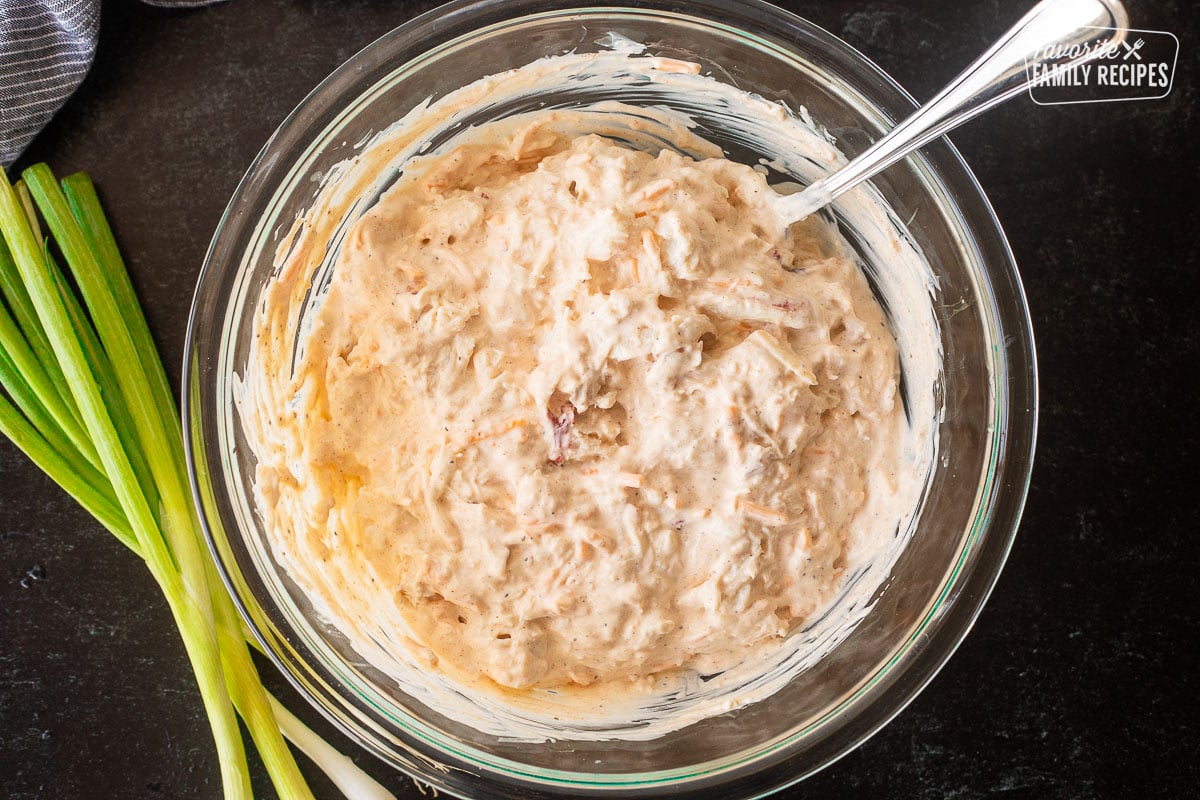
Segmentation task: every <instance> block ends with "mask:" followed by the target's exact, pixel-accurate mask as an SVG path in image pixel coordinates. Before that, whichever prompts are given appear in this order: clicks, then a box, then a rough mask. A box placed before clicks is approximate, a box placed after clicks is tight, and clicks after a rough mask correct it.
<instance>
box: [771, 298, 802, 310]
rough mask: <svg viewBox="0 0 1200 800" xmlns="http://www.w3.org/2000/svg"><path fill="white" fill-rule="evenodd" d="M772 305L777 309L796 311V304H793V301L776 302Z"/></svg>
mask: <svg viewBox="0 0 1200 800" xmlns="http://www.w3.org/2000/svg"><path fill="white" fill-rule="evenodd" d="M771 305H772V306H774V307H775V308H780V309H783V310H784V311H795V310H796V304H795V303H793V302H792V301H791V300H776V301H775V302H773V303H771Z"/></svg>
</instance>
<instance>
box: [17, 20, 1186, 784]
mask: <svg viewBox="0 0 1200 800" xmlns="http://www.w3.org/2000/svg"><path fill="white" fill-rule="evenodd" d="M429 5H430V4H427V3H398V2H389V1H388V0H351V1H346V0H343V1H341V2H337V1H335V0H325V1H324V2H319V1H318V0H233V1H232V2H229V3H227V4H223V5H219V6H215V7H212V8H209V9H205V10H199V11H168V10H162V9H153V8H150V7H147V6H144V5H141V4H140V3H136V2H132V0H123V1H122V0H114V1H113V2H106V3H105V6H104V14H103V20H102V35H101V44H100V49H99V53H98V55H97V60H96V64H95V67H94V69H93V71H92V73H91V75H90V76H89V77H88V79H87V81H86V82H85V83H84V85H83V87H82V88H81V89H80V91H79V92H78V94H77V95H76V96H75V97H74V98H73V99H72V100H71V101H70V102H69V103H68V105H67V107H66V108H65V109H64V110H63V111H62V113H60V114H59V116H58V117H57V118H56V119H55V121H54V122H53V123H52V124H51V126H50V127H49V128H48V129H47V130H46V131H45V132H44V133H43V134H42V135H41V136H40V137H39V138H38V139H37V140H36V141H35V143H34V144H33V146H32V147H31V148H30V150H29V152H28V153H27V154H26V157H25V158H24V159H23V160H22V162H21V165H24V164H27V163H32V162H33V161H38V160H46V161H48V162H50V164H51V165H52V166H53V168H54V169H55V171H56V172H58V173H59V174H67V173H69V172H70V171H74V170H77V169H86V170H88V171H89V172H90V173H91V174H92V176H93V177H94V179H95V181H96V183H97V184H98V185H99V187H100V190H101V192H102V195H103V197H104V198H105V200H106V203H107V209H108V212H109V214H110V216H111V218H112V220H113V224H114V226H115V228H116V231H117V235H118V238H119V239H120V242H121V245H122V247H123V249H124V252H125V254H126V257H127V259H128V260H129V262H130V266H131V269H132V271H133V276H134V280H135V283H136V285H137V288H138V290H139V292H140V293H141V296H142V297H143V298H144V302H145V306H146V309H147V313H148V316H149V318H150V323H151V327H152V328H153V331H154V334H155V336H156V338H157V340H158V342H159V343H160V345H161V348H162V352H163V356H164V358H165V359H166V362H167V364H168V368H169V369H170V370H171V371H172V372H173V373H175V374H178V369H179V367H180V363H181V354H182V349H183V337H184V324H185V320H186V318H187V310H188V306H189V303H190V299H191V294H192V288H193V285H194V281H195V278H196V275H197V272H198V269H199V266H200V263H201V260H202V258H203V255H204V251H205V248H206V246H207V244H208V241H209V238H210V236H211V235H212V231H213V229H214V227H215V226H216V224H217V221H218V219H219V217H220V215H221V212H222V210H223V209H224V206H225V203H226V200H227V199H228V197H229V195H230V193H231V192H232V191H233V188H234V186H235V185H236V183H237V181H238V179H239V177H240V176H241V174H242V172H243V170H244V169H245V168H246V166H248V164H249V163H250V161H251V159H252V158H253V157H254V155H255V153H256V152H257V151H258V149H259V147H260V146H261V145H262V143H263V142H264V141H265V140H266V138H267V137H268V136H269V135H270V133H271V132H272V131H273V130H274V128H275V126H276V125H277V124H278V123H279V122H280V121H282V119H283V118H284V116H285V115H286V114H287V113H288V111H290V110H291V108H292V107H293V106H294V105H295V104H296V103H297V102H299V101H300V100H301V98H303V96H304V95H305V94H306V93H307V92H308V90H309V89H310V88H312V87H313V86H314V85H315V84H316V83H317V82H318V81H319V80H320V79H321V78H323V77H324V76H325V75H326V74H327V73H328V72H329V71H331V70H332V69H333V68H334V67H336V66H337V65H338V64H340V63H341V62H342V61H343V60H345V59H346V58H348V57H349V56H350V55H351V54H352V53H353V52H355V51H356V50H357V49H359V48H360V47H362V46H363V45H365V44H367V43H368V42H370V41H371V40H373V39H374V38H376V37H377V36H379V35H380V34H382V33H384V32H385V31H387V30H388V29H390V28H391V27H394V26H395V25H397V24H399V23H401V22H403V21H405V20H406V19H408V18H409V17H410V16H412V15H413V14H415V13H416V12H417V11H418V10H424V9H425V8H427V7H429ZM786 5H788V6H789V7H791V8H793V9H794V10H797V11H799V12H800V13H802V14H804V15H805V16H807V17H808V18H810V19H812V20H813V21H815V22H817V23H818V24H820V25H822V26H824V27H826V28H828V29H829V30H832V31H833V32H835V33H837V34H839V35H841V36H843V37H844V38H846V39H847V40H848V41H850V42H851V43H852V44H854V45H855V46H857V47H858V48H860V49H861V50H862V51H863V52H864V53H866V54H867V55H868V56H870V57H871V58H873V59H874V60H876V61H877V62H878V63H879V64H880V65H881V66H883V67H884V69H886V70H887V71H889V72H891V73H892V74H893V75H895V76H896V77H897V79H898V80H899V81H900V82H901V83H902V84H904V85H905V86H907V87H908V88H909V90H910V91H912V92H913V93H914V94H915V95H916V96H917V97H920V98H926V97H928V96H930V94H931V93H932V92H933V91H934V90H936V88H937V87H938V86H940V85H941V84H942V83H944V82H945V81H946V80H947V79H949V78H950V77H951V76H952V75H953V74H954V73H955V72H956V71H957V70H958V69H959V68H960V67H961V66H963V65H964V64H966V63H967V61H969V60H970V58H971V57H973V56H974V54H976V53H978V52H980V51H981V50H982V48H983V47H984V46H985V44H986V43H988V42H989V41H991V40H992V39H993V38H994V37H995V36H997V35H998V34H999V33H1000V32H1002V31H1003V30H1004V29H1005V28H1006V27H1007V26H1008V25H1009V24H1011V22H1013V21H1014V20H1015V19H1016V18H1017V17H1018V16H1019V15H1020V13H1022V11H1023V10H1024V8H1025V6H1026V5H1027V3H1026V2H1008V1H1007V0H1006V1H1005V2H999V0H965V1H963V0H927V1H926V2H914V3H904V4H902V3H880V2H871V3H864V2H829V1H828V0H824V1H822V0H813V1H812V2H805V3H798V2H791V3H787V4H786ZM1130 5H1131V12H1132V17H1133V20H1134V22H1135V24H1136V25H1137V26H1138V27H1141V28H1149V29H1158V30H1170V31H1173V32H1174V33H1176V34H1177V35H1178V36H1179V38H1180V39H1181V42H1182V45H1181V50H1180V59H1179V65H1178V70H1177V77H1176V82H1175V88H1174V90H1173V91H1172V93H1171V95H1170V96H1169V97H1168V98H1167V99H1165V100H1159V101H1147V102H1136V103H1122V104H1102V105H1091V106H1059V107H1038V106H1035V105H1033V104H1032V103H1031V102H1030V101H1029V100H1028V99H1027V98H1020V99H1017V100H1016V101H1014V102H1012V103H1010V104H1009V105H1007V106H1004V107H1003V108H1001V109H999V110H997V111H994V112H992V113H991V114H989V115H988V116H987V117H985V118H984V119H982V120H977V121H975V122H973V123H971V124H970V125H968V126H967V127H965V128H963V129H960V130H959V131H958V132H956V133H955V134H953V136H952V138H953V139H954V141H955V142H956V143H957V144H958V145H959V147H960V148H961V149H962V151H963V153H964V155H965V156H966V158H967V161H968V163H969V164H970V165H971V166H972V168H973V169H974V170H975V172H976V174H977V175H978V177H979V179H980V182H981V183H982V184H983V186H984V188H985V189H986V190H987V192H988V194H989V196H990V197H991V199H992V201H993V203H994V204H995V207H996V211H997V214H998V215H999V217H1000V219H1001V221H1002V222H1003V223H1004V225H1005V228H1006V230H1007V232H1008V234H1009V237H1010V239H1011V242H1012V247H1013V249H1014V251H1015V253H1016V256H1017V261H1018V263H1019V264H1020V265H1021V268H1022V274H1023V276H1024V280H1025V284H1026V288H1027V290H1028V294H1029V300H1030V305H1031V307H1032V313H1033V319H1034V327H1035V330H1036V333H1037V338H1038V352H1039V357H1040V362H1041V378H1042V397H1043V403H1042V416H1041V440H1040V447H1039V453H1038V460H1037V465H1036V468H1035V470H1034V478H1033V485H1032V489H1031V492H1030V497H1029V503H1028V507H1027V511H1026V514H1025V520H1024V523H1023V525H1022V528H1021V532H1020V534H1019V536H1018V537H1017V541H1016V546H1015V548H1014V550H1013V552H1012V556H1011V558H1010V560H1009V563H1008V566H1007V568H1006V570H1005V572H1004V574H1003V576H1002V577H1001V579H1000V582H999V585H998V586H997V589H996V591H995V593H994V595H993V596H992V599H991V601H990V603H989V605H988V607H987V608H986V609H985V611H984V613H983V615H982V617H981V618H980V620H979V622H978V623H977V625H976V626H975V629H974V631H973V632H972V634H971V635H970V636H969V637H968V638H967V641H966V643H965V644H964V645H963V646H962V648H961V649H960V650H959V652H958V654H957V655H956V656H955V657H954V658H953V659H952V660H951V661H950V663H949V665H948V666H947V667H946V668H945V669H944V670H943V671H942V673H941V674H940V675H939V676H938V677H937V678H936V680H934V682H933V683H932V684H931V685H930V687H929V688H928V689H927V690H926V691H925V692H924V693H923V694H922V695H921V696H920V697H919V698H918V699H917V700H916V701H915V702H914V703H913V704H912V706H911V707H909V708H908V709H907V710H906V711H905V712H904V713H903V714H901V715H900V716H899V717H898V718H897V719H896V720H895V721H894V722H892V723H891V724H890V725H889V726H888V727H887V728H886V729H884V730H883V731H882V732H881V733H879V734H878V735H877V736H875V737H874V738H873V739H871V740H870V741H869V742H867V743H866V744H865V745H864V746H862V747H861V748H859V749H858V750H857V751H855V752H853V753H851V754H850V755H848V756H847V757H845V758H844V759H842V760H841V761H840V762H838V763H837V764H835V765H833V766H832V767H830V768H829V769H827V770H826V771H824V772H823V773H821V774H819V775H818V776H816V777H814V778H812V779H810V780H809V781H806V782H805V783H803V784H801V785H800V786H799V787H796V788H794V789H792V790H791V791H789V792H787V793H785V794H784V795H781V796H784V797H792V798H843V797H847V798H849V797H853V798H859V797H891V798H925V797H931V798H942V797H954V798H964V797H968V798H969V797H990V796H1004V797H1055V798H1058V797H1063V798H1092V797H1144V796H1152V797H1194V796H1196V794H1197V791H1198V789H1197V781H1198V779H1200V767H1198V766H1197V752H1198V751H1200V731H1198V729H1197V728H1198V725H1197V715H1196V710H1195V709H1196V708H1197V704H1196V702H1195V697H1196V695H1197V693H1198V692H1200V685H1198V683H1200V682H1198V681H1197V672H1198V671H1200V663H1198V659H1197V651H1198V649H1200V643H1198V637H1197V629H1198V622H1200V614H1198V613H1197V612H1198V601H1197V593H1198V591H1200V580H1198V575H1200V563H1198V562H1200V558H1198V556H1200V540H1198V534H1200V530H1198V525H1197V522H1198V518H1200V515H1198V513H1197V506H1198V504H1197V494H1198V492H1197V490H1196V488H1195V486H1194V483H1195V479H1196V476H1197V474H1200V470H1198V469H1197V458H1196V446H1197V435H1196V433H1197V426H1196V423H1195V417H1194V416H1193V411H1194V409H1193V407H1192V403H1193V401H1194V399H1195V397H1196V393H1195V390H1194V389H1188V388H1187V387H1188V386H1191V385H1192V379H1189V378H1188V377H1187V376H1188V375H1189V374H1190V373H1193V372H1195V371H1196V368H1197V367H1198V366H1200V348H1198V338H1200V329H1198V326H1197V323H1196V318H1197V299H1196V298H1197V296H1198V295H1197V280H1196V273H1197V270H1198V269H1200V264H1198V263H1197V255H1196V248H1195V246H1194V241H1195V239H1196V234H1197V221H1198V219H1200V213H1198V212H1200V203H1198V202H1197V190H1196V183H1197V179H1198V178H1200V148H1198V147H1197V145H1196V130H1197V125H1198V122H1200V121H1198V120H1197V111H1198V108H1200V106H1198V103H1197V97H1196V85H1195V69H1194V68H1195V65H1196V59H1195V55H1194V53H1195V47H1196V46H1197V38H1198V37H1197V35H1196V34H1197V33H1200V21H1198V20H1197V18H1196V17H1195V12H1194V11H1193V10H1192V6H1191V4H1189V3H1184V2H1182V1H1181V0H1180V1H1177V2H1161V3H1150V2H1140V1H1139V0H1132V2H1131V3H1130ZM277 688H279V689H280V690H281V691H282V690H283V687H282V686H277ZM298 702H299V701H297V700H296V699H295V698H292V702H291V705H292V706H293V707H296V708H299V705H298ZM304 715H305V717H306V719H308V720H309V721H310V722H311V723H312V724H314V725H316V726H317V727H318V728H319V729H321V730H322V731H323V732H325V733H327V734H328V735H329V736H330V738H331V740H333V741H335V742H337V743H338V744H339V745H341V746H342V747H343V748H345V749H347V750H350V749H351V748H352V745H350V744H349V743H348V742H346V741H345V740H343V739H341V738H340V737H338V736H336V735H334V734H333V733H332V732H331V731H329V730H328V727H327V726H325V725H323V724H322V723H321V721H320V720H319V719H318V718H317V716H316V714H315V713H312V712H309V711H307V710H305V714H304ZM356 758H357V760H358V762H359V763H360V764H362V765H364V766H365V767H366V768H367V769H368V770H370V771H371V772H372V773H374V774H376V775H377V776H379V777H380V778H381V780H383V781H384V782H385V783H386V784H387V785H388V786H389V787H390V788H392V790H393V791H395V792H396V793H397V795H398V796H399V797H402V798H418V797H421V794H420V793H419V792H418V791H417V789H416V787H414V785H413V784H412V782H411V781H409V780H408V779H407V778H405V777H404V776H402V775H398V774H393V773H389V772H388V770H387V769H385V768H383V767H382V766H381V765H380V764H379V763H378V762H375V761H373V760H372V759H371V758H370V757H368V756H366V755H364V754H361V753H357V754H356ZM304 768H305V769H306V771H307V772H308V773H309V774H310V775H312V777H313V784H314V787H315V790H316V793H317V795H318V797H319V798H322V800H323V799H324V798H333V797H336V796H337V794H336V792H335V791H334V789H333V788H332V787H331V786H330V785H329V784H327V783H326V782H324V780H323V778H321V777H320V776H319V775H317V774H315V771H314V770H312V769H310V768H309V767H308V765H307V764H305V765H304ZM253 770H254V776H255V781H256V788H258V789H259V791H260V793H261V796H264V797H270V796H273V795H272V794H271V793H270V789H269V787H268V785H267V781H266V780H265V777H264V773H263V770H262V768H261V765H260V764H259V763H258V762H257V761H254V762H253ZM0 787H2V788H0V793H3V794H5V795H7V796H8V797H10V798H14V800H16V799H18V798H19V799H20V800H25V799H26V798H33V797H47V798H51V797H52V798H61V799H62V800H75V799H76V798H78V799H79V800H92V799H93V798H108V797H122V798H157V797H164V798H166V797H170V798H212V797H217V796H219V780H218V776H217V766H216V761H215V757H214V754H213V748H212V743H211V739H210V736H209V732H208V727H207V724H206V721H205V719H204V717H203V714H202V711H201V707H200V702H199V698H198V695H197V693H196V691H195V688H194V683H193V679H192V676H191V674H190V671H189V669H188V666H187V663H186V661H185V658H184V654H183V650H182V647H181V646H180V643H179V640H178V637H177V636H176V634H175V630H174V625H173V623H172V621H171V619H170V617H169V615H168V613H167V610H166V608H165V606H164V604H163V602H162V601H161V598H160V595H159V594H158V591H157V589H156V587H155V586H154V584H153V582H152V581H151V579H150V576H149V575H148V573H147V571H146V570H145V569H144V567H143V566H142V565H141V564H140V562H138V561H137V560H136V559H134V558H132V557H131V556H130V555H129V554H128V553H126V552H124V551H123V550H122V549H121V547H120V545H119V544H117V542H116V541H115V540H113V539H112V537H110V536H109V535H108V534H106V533H105V532H104V531H103V530H101V529H100V527H99V526H98V525H97V524H95V523H93V522H92V521H91V520H90V519H89V518H88V517H87V516H86V515H85V514H84V513H82V512H81V511H79V510H78V509H76V508H75V507H74V506H73V504H72V502H71V501H70V500H69V499H68V498H67V497H66V496H64V495H63V494H62V493H61V492H59V491H58V490H57V489H56V487H54V486H53V485H52V484H51V483H50V482H49V481H48V480H46V479H45V478H44V477H42V476H41V475H40V473H38V472H37V471H36V470H34V469H33V468H32V467H30V466H29V465H28V464H27V463H26V462H25V460H24V459H23V457H22V456H21V455H20V454H19V453H17V452H16V451H15V450H14V449H13V448H12V447H11V446H9V445H8V443H7V442H4V443H0Z"/></svg>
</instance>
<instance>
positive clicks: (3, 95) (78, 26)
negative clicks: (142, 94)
mask: <svg viewBox="0 0 1200 800" xmlns="http://www.w3.org/2000/svg"><path fill="white" fill-rule="evenodd" d="M143 2H146V3H149V4H150V5H155V6H171V7H185V6H202V5H208V4H210V3H213V2H217V0H143ZM99 29H100V0H0V165H3V166H6V167H7V166H8V165H9V164H11V163H12V162H13V161H15V160H16V159H17V156H19V155H21V151H22V150H24V149H25V147H26V146H27V145H28V144H29V142H30V141H31V140H32V139H33V137H34V136H36V135H37V133H38V131H40V130H41V129H42V128H43V127H45V125H46V123H47V122H49V121H50V118H51V117H53V116H54V114H55V112H57V111H58V109H60V108H62V105H63V103H65V102H66V100H67V98H68V97H70V96H71V93H72V92H74V91H75V89H76V88H77V87H78V86H79V84H80V83H81V82H82V81H83V76H84V75H86V74H87V71H88V68H89V67H90V66H91V65H92V56H93V55H94V54H95V52H96V35H97V33H98V32H99Z"/></svg>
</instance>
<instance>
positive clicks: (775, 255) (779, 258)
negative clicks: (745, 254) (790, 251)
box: [771, 249, 783, 261]
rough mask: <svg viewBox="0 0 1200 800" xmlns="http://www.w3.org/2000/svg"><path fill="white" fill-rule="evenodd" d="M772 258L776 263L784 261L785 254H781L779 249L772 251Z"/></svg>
mask: <svg viewBox="0 0 1200 800" xmlns="http://www.w3.org/2000/svg"><path fill="white" fill-rule="evenodd" d="M771 258H773V259H775V260H776V261H783V253H781V252H779V250H778V249H775V250H772V251H771Z"/></svg>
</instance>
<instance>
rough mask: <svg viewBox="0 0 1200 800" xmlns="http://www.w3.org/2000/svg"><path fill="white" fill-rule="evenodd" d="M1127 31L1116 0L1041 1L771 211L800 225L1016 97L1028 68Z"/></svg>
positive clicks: (1091, 49)
mask: <svg viewBox="0 0 1200 800" xmlns="http://www.w3.org/2000/svg"><path fill="white" fill-rule="evenodd" d="M1128 27H1129V15H1128V14H1127V13H1126V12H1125V8H1124V6H1122V5H1121V3H1120V2H1119V0H1042V2H1040V3H1038V4H1037V5H1036V6H1034V7H1033V9H1031V10H1030V12H1029V13H1028V14H1026V15H1025V16H1024V17H1023V18H1022V19H1021V21H1020V22H1018V23H1017V24H1016V25H1014V26H1013V27H1012V28H1011V29H1009V31H1008V32H1007V33H1006V34H1004V36H1002V37H1001V38H1000V40H999V41H997V42H996V43H995V44H993V45H992V46H991V47H990V48H989V49H988V50H987V52H985V53H984V54H983V55H981V56H980V57H979V58H978V59H976V60H975V62H974V63H973V64H971V66H969V67H967V68H966V69H965V70H963V71H962V73H960V74H959V76H958V77H957V78H955V79H954V80H952V81H951V82H950V83H949V85H947V86H946V88H944V89H942V90H941V91H940V92H938V94H937V96H936V97H934V98H933V99H932V100H930V101H929V102H928V103H926V104H925V105H924V106H922V107H921V108H919V109H917V110H916V111H914V112H913V114H912V115H911V116H909V117H908V118H907V119H905V120H904V121H903V122H901V123H900V124H898V125H897V126H896V127H894V128H892V129H891V130H890V131H888V133H887V135H886V136H884V137H883V138H882V139H880V140H879V141H877V142H875V144H873V145H872V146H871V147H870V148H868V149H867V150H865V151H864V152H863V153H862V154H861V155H859V156H858V157H857V158H855V159H853V160H852V161H850V163H848V164H846V166H844V167H842V168H841V169H839V170H838V171H837V172H834V173H831V174H829V175H826V176H825V177H823V178H821V179H820V180H818V181H816V182H815V183H812V184H810V185H809V186H808V187H807V188H805V189H804V190H803V191H801V192H798V193H796V194H792V195H788V196H786V197H781V198H780V199H779V201H778V203H777V206H776V208H777V210H778V212H779V213H780V215H782V216H783V218H784V219H786V220H788V221H797V222H798V221H799V220H802V219H804V218H805V217H807V216H808V215H809V214H811V213H813V212H814V211H817V210H819V209H821V208H823V207H824V206H826V205H827V204H829V203H830V202H832V201H833V199H834V198H836V197H837V196H838V195H840V194H842V193H843V192H845V191H847V190H848V189H850V188H852V187H854V186H856V185H857V184H858V183H860V182H862V181H864V180H866V179H867V178H870V177H872V176H873V175H875V174H877V173H879V172H880V171H882V170H884V169H886V168H887V167H889V166H891V165H892V164H894V163H896V162H897V161H899V160H900V159H901V158H903V157H904V156H906V155H908V154H909V153H910V152H912V151H913V150H916V149H917V148H919V147H922V146H923V145H926V144H928V143H929V142H931V141H933V140H934V139H936V138H938V137H939V136H941V135H942V134H944V133H947V132H948V131H950V130H951V129H952V128H956V127H958V126H959V125H961V124H962V123H964V122H966V121H967V120H969V119H973V118H974V117H977V116H979V115H980V114H982V113H983V112H985V111H987V110H988V109H990V108H992V107H993V106H997V105H1000V104H1001V103H1003V102H1004V101H1005V100H1007V99H1009V98H1010V97H1012V96H1014V95H1016V94H1019V93H1021V92H1022V91H1024V90H1025V89H1026V88H1027V87H1028V86H1029V84H1030V74H1031V71H1030V69H1029V67H1032V65H1034V64H1039V65H1045V66H1053V67H1055V68H1062V69H1066V68H1067V67H1068V66H1073V65H1077V64H1082V63H1083V62H1085V61H1089V60H1091V59H1092V58H1095V57H1096V56H1097V55H1100V54H1101V53H1102V52H1104V51H1105V49H1106V48H1111V47H1116V46H1117V45H1119V44H1120V43H1121V42H1122V41H1124V38H1125V32H1126V29H1127V28H1128ZM1053 45H1064V46H1065V47H1067V48H1069V47H1071V46H1072V45H1077V46H1079V49H1080V50H1082V51H1083V52H1082V54H1077V55H1076V57H1075V58H1071V57H1070V56H1066V57H1061V56H1060V57H1058V58H1054V57H1053V56H1054V53H1053V52H1051V51H1050V50H1048V48H1049V47H1051V46H1053Z"/></svg>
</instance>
